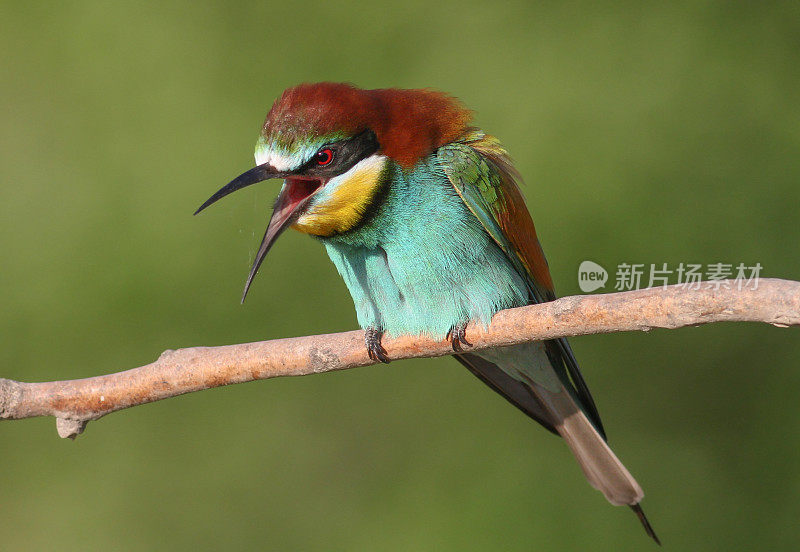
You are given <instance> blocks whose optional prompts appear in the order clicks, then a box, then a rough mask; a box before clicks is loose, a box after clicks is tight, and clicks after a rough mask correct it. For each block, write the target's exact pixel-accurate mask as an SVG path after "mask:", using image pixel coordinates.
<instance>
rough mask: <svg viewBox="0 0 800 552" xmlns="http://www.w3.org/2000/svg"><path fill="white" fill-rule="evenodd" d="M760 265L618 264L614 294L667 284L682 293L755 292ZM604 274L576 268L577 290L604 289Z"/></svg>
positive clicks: (596, 268)
mask: <svg viewBox="0 0 800 552" xmlns="http://www.w3.org/2000/svg"><path fill="white" fill-rule="evenodd" d="M761 269H762V266H761V263H756V264H755V265H745V263H738V264H734V263H722V262H716V263H708V264H701V263H679V264H677V265H668V264H667V263H660V264H655V263H650V264H646V263H620V264H618V265H617V267H616V272H615V280H614V290H616V291H630V290H634V289H642V288H648V287H658V286H661V287H666V286H668V285H671V284H677V285H679V286H683V287H684V288H686V289H700V288H701V287H702V288H703V289H715V290H717V289H740V290H741V289H758V278H759V276H760V274H761ZM606 282H608V271H607V270H606V269H605V268H603V267H602V266H600V265H599V264H597V263H595V262H593V261H583V262H582V263H581V264H580V266H579V267H578V286H579V287H580V288H581V291H582V292H584V293H591V292H593V291H595V290H597V289H600V288H602V287H605V285H606Z"/></svg>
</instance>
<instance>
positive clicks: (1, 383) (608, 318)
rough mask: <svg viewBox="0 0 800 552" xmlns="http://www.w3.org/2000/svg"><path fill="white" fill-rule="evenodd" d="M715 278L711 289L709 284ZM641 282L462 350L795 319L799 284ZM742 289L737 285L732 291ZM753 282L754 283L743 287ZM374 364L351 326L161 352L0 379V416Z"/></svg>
mask: <svg viewBox="0 0 800 552" xmlns="http://www.w3.org/2000/svg"><path fill="white" fill-rule="evenodd" d="M717 284H721V285H720V287H719V289H715V288H714V286H716V285H717ZM741 284H742V282H741V281H735V280H727V281H725V282H721V283H720V282H714V283H704V284H702V285H700V286H699V287H700V289H686V288H684V287H683V286H680V285H676V286H668V287H661V288H648V289H643V290H637V291H628V292H623V293H608V294H601V295H582V296H572V297H563V298H561V299H558V300H556V301H553V302H550V303H543V304H540V305H530V306H527V307H520V308H516V309H509V310H506V311H502V312H499V313H497V314H496V315H495V316H494V318H493V319H492V324H491V327H490V328H489V329H488V330H487V329H484V328H482V327H481V326H476V325H475V324H471V325H470V326H469V328H468V329H467V337H468V339H469V341H470V342H471V343H472V344H473V347H472V348H471V349H470V350H480V349H485V348H488V347H502V346H506V345H514V344H518V343H523V342H526V341H533V340H542V339H554V338H559V337H571V336H576V335H587V334H600V333H610V332H625V331H634V330H641V331H648V330H650V329H651V328H681V327H684V326H694V325H700V324H708V323H710V322H765V323H768V324H773V325H775V326H780V327H786V326H796V325H800V282H794V281H789V280H777V279H761V280H759V281H758V282H757V287H756V286H755V284H754V283H751V284H749V285H748V286H741ZM739 287H742V289H739ZM753 287H755V288H756V289H753ZM383 344H384V347H385V348H386V350H387V351H388V353H389V357H390V358H391V359H398V360H399V359H404V358H419V357H436V356H443V355H448V354H452V353H453V351H452V349H451V347H450V344H449V342H446V341H434V340H432V339H429V338H425V337H416V336H402V337H396V338H389V337H387V338H385V339H384V341H383ZM369 364H374V362H373V361H372V360H370V359H369V357H368V356H367V353H366V349H365V347H364V333H363V332H361V331H353V332H345V333H339V334H327V335H315V336H306V337H295V338H288V339H276V340H271V341H261V342H257V343H243V344H240V345H226V346H221V347H191V348H188V349H178V350H176V351H171V350H168V351H165V352H164V353H162V354H161V356H160V357H159V358H158V360H156V361H155V362H153V363H152V364H148V365H146V366H141V367H139V368H133V369H131V370H127V371H124V372H118V373H116V374H108V375H105V376H97V377H93V378H86V379H79V380H66V381H52V382H42V383H24V382H17V381H12V380H8V379H1V378H0V419H12V420H15V419H22V418H31V417H34V416H54V417H55V418H56V422H57V423H56V427H57V429H58V434H59V435H60V436H61V437H70V438H75V436H77V435H78V434H80V433H81V432H82V431H83V429H84V428H85V426H86V424H87V423H88V422H89V421H92V420H96V419H98V418H100V417H102V416H105V415H106V414H109V413H111V412H115V411H117V410H122V409H123V408H128V407H131V406H136V405H139V404H145V403H149V402H153V401H158V400H161V399H166V398H169V397H174V396H177V395H182V394H184V393H191V392H193V391H200V390H202V389H209V388H212V387H220V386H222V385H230V384H233V383H242V382H246V381H253V380H261V379H268V378H274V377H278V376H302V375H306V374H316V373H320V372H329V371H332V370H345V369H347V368H354V367H356V366H366V365H369Z"/></svg>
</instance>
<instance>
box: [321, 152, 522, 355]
mask: <svg viewBox="0 0 800 552" xmlns="http://www.w3.org/2000/svg"><path fill="white" fill-rule="evenodd" d="M390 171H391V173H390V177H391V181H390V184H389V187H388V190H387V193H386V196H385V199H384V201H383V203H382V205H381V207H380V208H379V209H378V211H377V213H376V214H375V215H374V216H373V217H372V218H371V219H370V220H369V222H368V223H366V224H364V225H363V226H362V227H360V228H358V229H357V230H355V231H351V232H348V233H346V234H344V235H340V236H334V237H331V238H326V239H324V240H323V241H324V243H325V246H326V249H327V251H328V255H329V256H330V258H331V260H332V261H333V263H334V264H335V265H336V268H337V269H338V270H339V273H340V274H341V275H342V277H343V278H344V281H345V283H346V285H347V287H348V289H349V290H350V294H351V295H352V297H353V302H354V303H355V308H356V313H357V317H358V322H359V324H360V325H361V327H364V328H366V327H375V328H381V329H383V330H384V331H385V332H386V333H388V334H390V335H403V334H424V335H428V336H431V337H433V338H437V339H442V338H444V336H445V335H446V334H447V332H448V331H449V330H450V328H451V327H452V326H453V325H455V324H459V323H461V322H464V321H467V320H474V321H478V322H480V323H483V324H484V325H488V323H489V321H490V320H491V317H492V315H493V314H494V313H495V312H497V311H499V310H502V309H505V308H509V307H514V306H520V305H524V304H527V303H528V288H527V286H526V284H525V281H524V280H523V278H522V277H520V275H519V274H518V273H517V272H516V270H515V269H514V268H513V266H512V265H511V263H510V262H509V261H508V260H507V258H506V257H505V254H504V253H503V252H502V251H501V250H500V248H499V247H498V246H497V245H496V244H495V242H494V241H493V240H492V239H491V237H490V236H489V235H488V234H487V233H486V231H485V230H484V229H483V227H482V226H481V224H480V222H479V221H478V220H477V219H476V218H475V216H474V215H473V214H472V213H471V212H470V211H469V210H468V209H467V207H466V206H465V205H464V203H463V202H462V201H461V198H460V197H459V196H458V195H457V194H456V192H455V190H454V189H453V187H452V185H451V184H450V182H449V181H448V180H447V177H446V176H445V175H444V173H443V172H442V171H441V170H440V169H438V167H436V166H434V165H433V164H432V163H424V162H423V163H420V164H419V165H417V167H416V168H415V170H414V171H413V172H411V173H404V172H403V171H402V170H401V169H399V168H398V167H393V168H391V169H390Z"/></svg>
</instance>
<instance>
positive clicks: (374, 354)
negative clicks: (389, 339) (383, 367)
mask: <svg viewBox="0 0 800 552" xmlns="http://www.w3.org/2000/svg"><path fill="white" fill-rule="evenodd" d="M381 337H383V331H382V330H379V329H378V328H367V329H366V330H364V344H365V345H366V346H367V354H368V355H369V358H371V359H372V360H379V361H381V362H383V363H384V364H389V357H388V356H387V354H386V349H384V348H383V345H381Z"/></svg>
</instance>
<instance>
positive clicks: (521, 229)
mask: <svg viewBox="0 0 800 552" xmlns="http://www.w3.org/2000/svg"><path fill="white" fill-rule="evenodd" d="M436 155H437V160H438V164H439V166H440V167H441V168H442V170H443V171H444V172H445V174H446V175H447V177H448V179H449V180H450V182H451V184H452V185H453V188H455V190H456V192H457V193H458V195H459V196H460V197H461V199H462V200H463V201H464V204H465V205H466V206H467V207H468V208H469V210H470V211H471V212H472V214H474V215H475V217H476V218H477V219H478V220H479V221H480V222H481V224H482V225H483V227H484V229H485V230H486V232H487V233H488V234H489V235H490V236H491V237H492V239H493V240H494V241H495V242H496V243H497V245H498V246H499V247H500V249H502V250H503V252H504V253H505V254H506V256H507V257H508V259H509V260H510V261H511V263H512V264H513V265H514V267H515V268H516V269H517V271H518V272H519V273H520V274H521V275H524V276H526V280H527V282H528V287H529V289H530V293H531V302H532V303H543V302H546V301H552V300H553V299H555V298H556V295H555V290H554V289H553V280H552V278H551V277H550V269H549V268H548V266H547V260H546V259H545V256H544V252H543V251H542V247H541V245H540V244H539V239H538V238H537V237H536V229H535V228H534V225H533V220H532V219H531V216H530V213H529V212H528V208H527V206H526V205H525V200H524V198H523V197H522V192H521V191H520V189H519V185H518V182H519V181H521V178H520V176H519V173H517V171H516V169H514V166H513V164H512V162H511V158H510V157H509V155H508V153H507V152H506V150H505V149H504V148H503V147H502V145H500V142H499V141H498V140H497V139H496V138H494V137H492V136H489V135H487V134H484V133H483V132H482V131H480V130H477V129H473V130H470V131H469V132H467V133H466V134H465V135H464V136H463V137H462V138H461V139H460V140H459V141H457V142H452V143H450V144H448V145H446V146H443V147H441V148H439V150H438V151H437V154H436ZM547 353H548V356H549V357H550V360H551V363H552V364H553V368H554V369H555V370H556V372H557V373H558V374H559V377H561V379H562V380H563V381H564V384H565V385H566V386H567V387H568V388H569V389H571V390H572V391H573V392H574V394H575V395H576V397H577V398H578V399H579V401H580V404H581V405H582V406H583V408H584V410H585V412H586V414H587V416H588V417H589V419H590V420H591V421H592V423H593V424H594V425H595V427H596V428H597V430H598V431H599V432H600V434H601V435H603V437H605V432H604V430H603V424H602V422H601V421H600V415H599V414H598V412H597V407H596V406H595V403H594V399H593V398H592V395H591V393H590V392H589V388H588V386H587V385H586V382H585V380H584V379H583V376H582V375H581V372H580V370H579V369H578V363H577V361H576V360H575V355H574V354H573V353H572V349H571V348H570V346H569V343H568V342H567V341H566V339H556V340H552V341H548V342H547ZM565 369H566V371H565ZM473 371H474V370H473ZM567 374H569V376H568V377H567ZM494 387H495V388H496V386H494ZM506 395H508V393H506ZM512 402H513V401H512Z"/></svg>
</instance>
